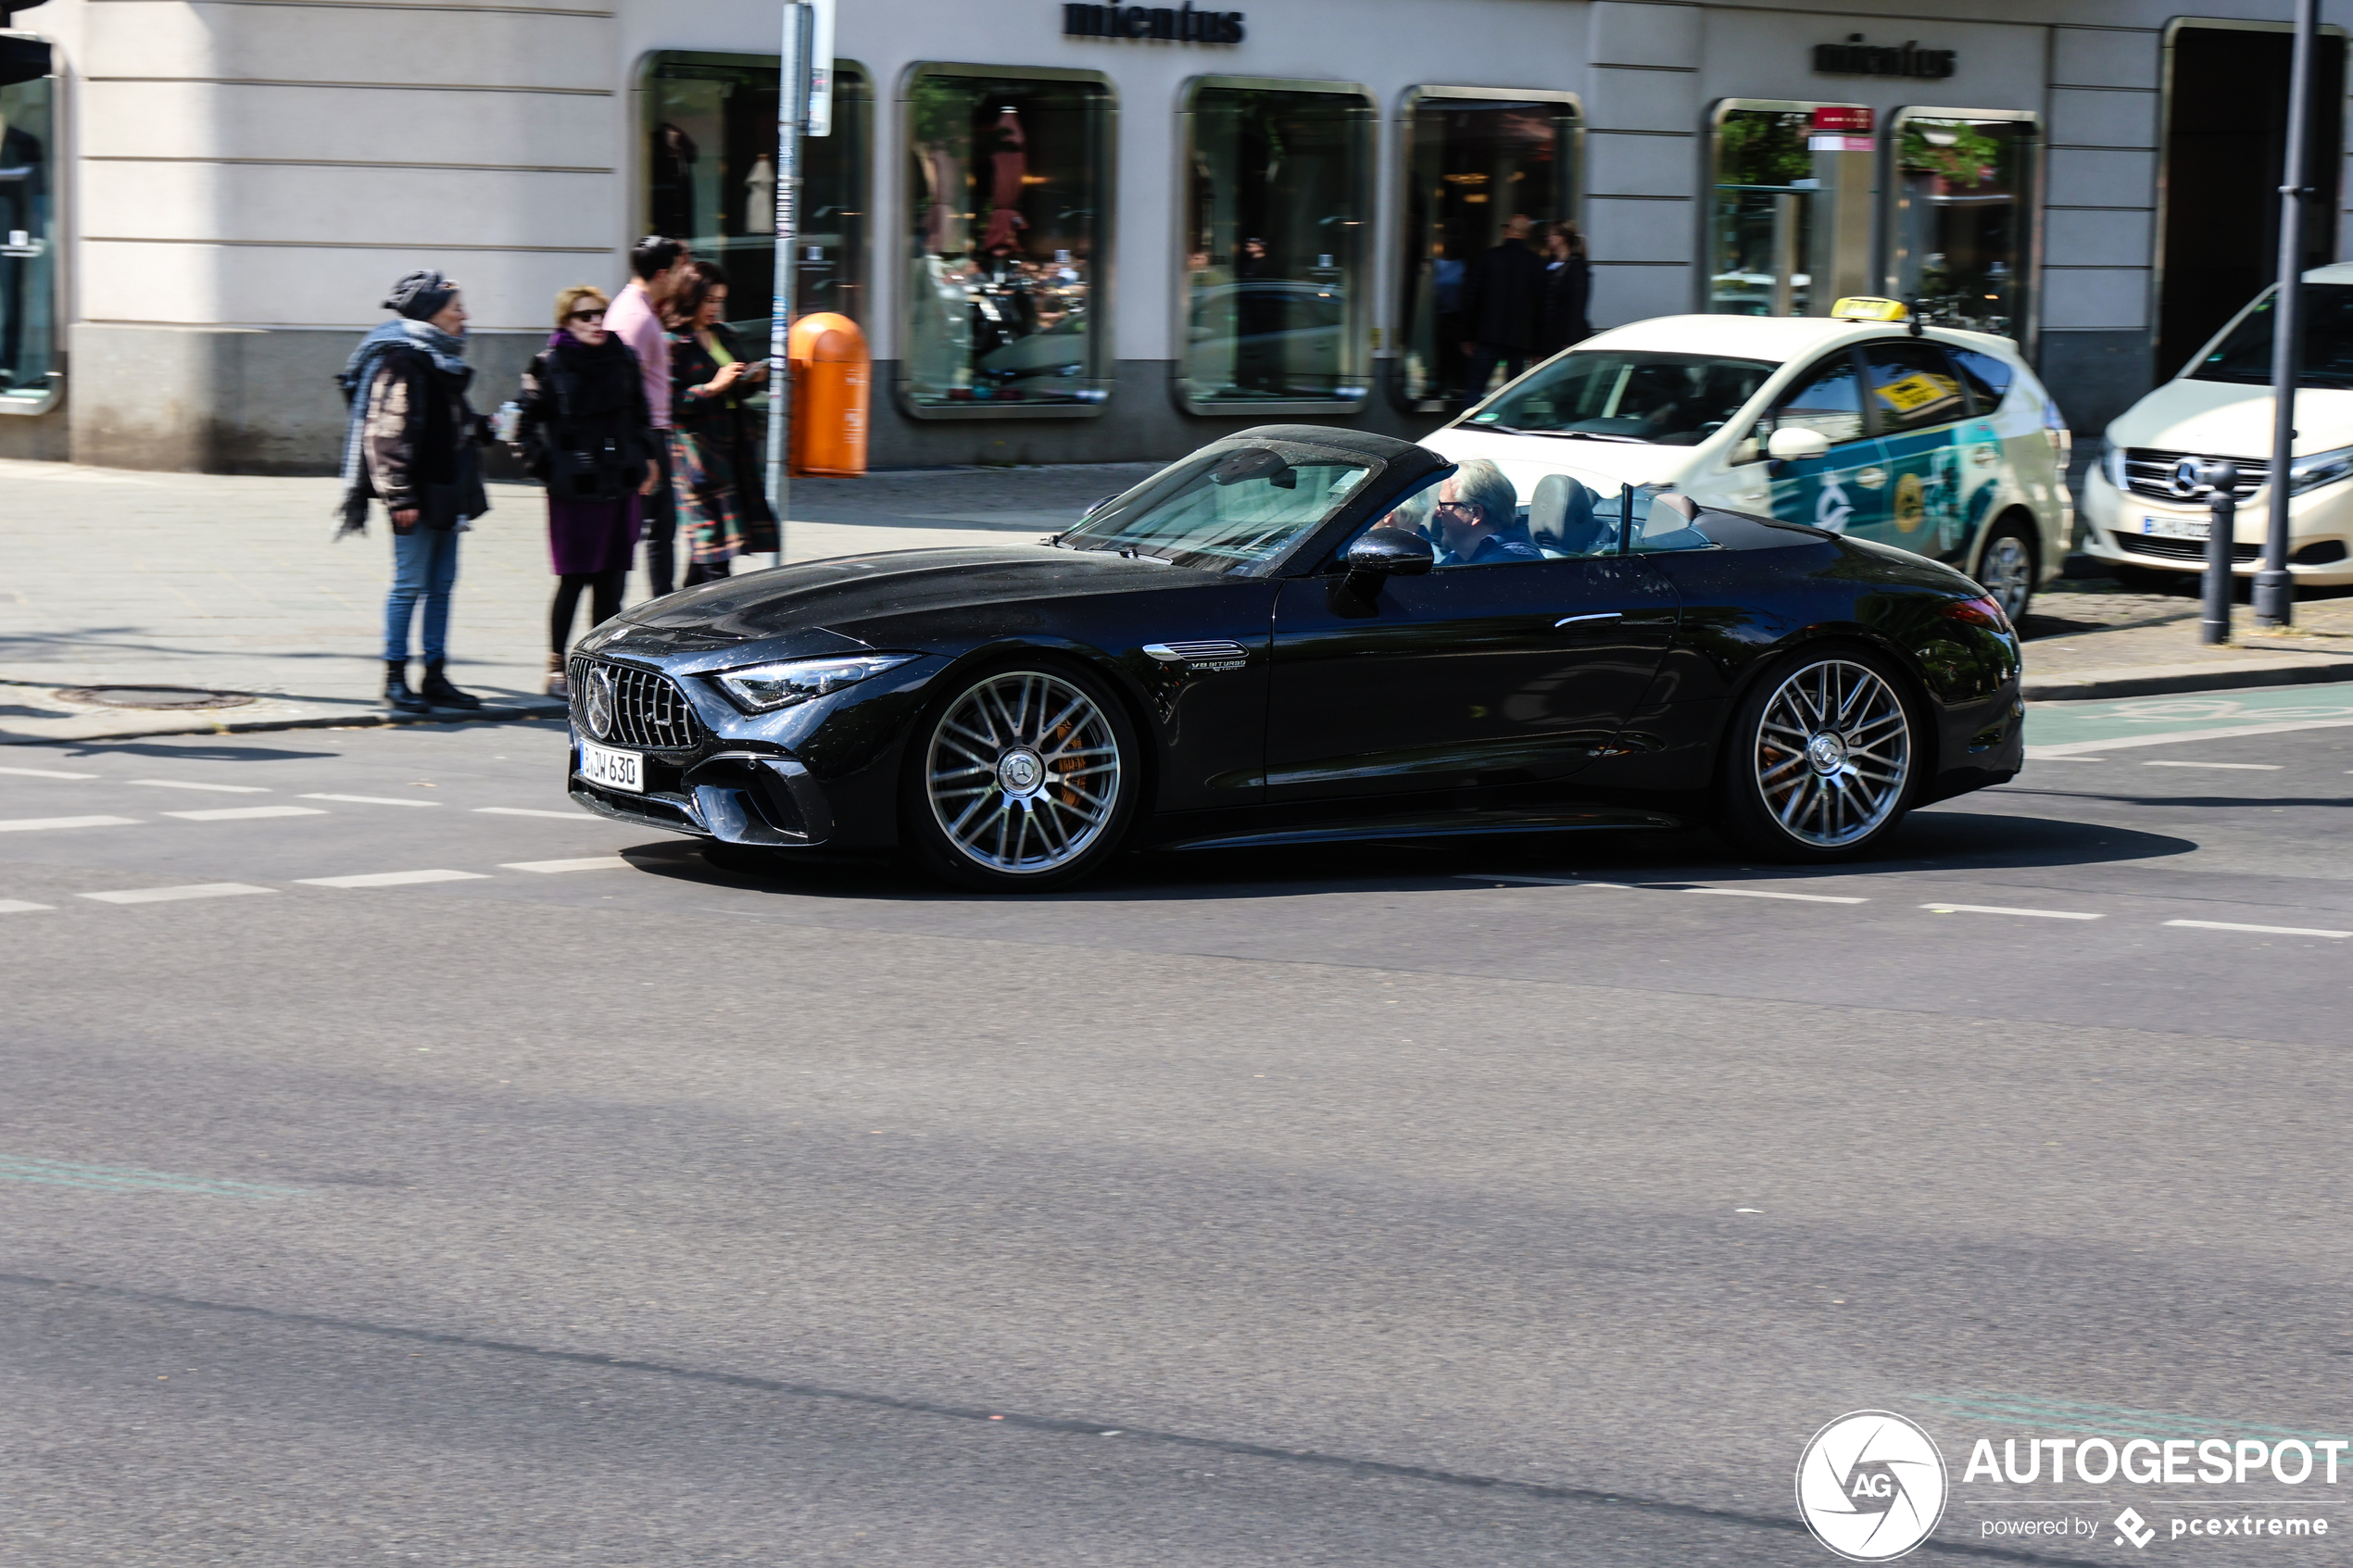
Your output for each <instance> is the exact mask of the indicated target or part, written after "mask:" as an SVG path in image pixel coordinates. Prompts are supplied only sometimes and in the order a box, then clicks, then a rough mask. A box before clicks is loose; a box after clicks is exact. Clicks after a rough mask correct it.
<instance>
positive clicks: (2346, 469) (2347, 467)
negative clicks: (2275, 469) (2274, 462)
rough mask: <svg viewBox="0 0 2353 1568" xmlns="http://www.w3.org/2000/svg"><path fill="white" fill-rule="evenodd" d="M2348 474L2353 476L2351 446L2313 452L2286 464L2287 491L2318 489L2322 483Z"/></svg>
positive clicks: (2331, 481) (2332, 482) (2352, 449)
mask: <svg viewBox="0 0 2353 1568" xmlns="http://www.w3.org/2000/svg"><path fill="white" fill-rule="evenodd" d="M2348 476H2353V446H2340V447H2338V448H2337V449H2336V450H2335V451H2334V452H2315V453H2313V454H2312V455H2311V456H2310V457H2309V458H2296V461H2295V462H2293V463H2290V464H2289V465H2288V470H2287V493H2288V494H2289V495H2303V494H2304V492H2306V491H2307V490H2318V489H2319V488H2320V487H2321V486H2322V485H2323V484H2334V483H2336V482H2337V481H2338V480H2340V479H2345V478H2347V477H2348Z"/></svg>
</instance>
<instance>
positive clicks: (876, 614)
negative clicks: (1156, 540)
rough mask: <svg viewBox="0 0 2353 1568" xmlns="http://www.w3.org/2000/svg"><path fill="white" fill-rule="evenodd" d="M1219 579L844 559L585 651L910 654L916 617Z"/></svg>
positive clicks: (954, 554)
mask: <svg viewBox="0 0 2353 1568" xmlns="http://www.w3.org/2000/svg"><path fill="white" fill-rule="evenodd" d="M1216 577H1217V574H1215V573H1213V572H1206V571H1192V570H1188V569H1186V568H1183V567H1174V566H1166V565H1163V564H1160V563H1157V562H1153V561H1148V560H1134V559H1130V558H1126V557H1122V556H1115V555H1112V554H1109V553H1107V552H1100V551H1088V550H1058V549H1051V548H1048V547H1046V546H1038V545H983V546H966V547H954V548H948V549H932V550H888V551H882V552H878V553H875V554H873V555H862V556H840V557H837V558H833V559H831V560H822V561H805V562H799V563H797V564H795V565H791V566H780V567H772V568H770V569H768V570H767V571H754V572H749V573H747V574H746V575H744V576H741V577H730V578H726V579H724V580H723V581H721V582H717V583H704V584H703V585H702V586H700V587H698V588H690V589H687V590H686V591H685V592H683V593H676V594H672V595H670V596H668V597H666V598H660V599H654V600H652V601H650V602H648V603H647V604H643V605H640V606H638V607H637V608H635V609H633V610H630V611H629V612H627V613H626V614H624V615H623V616H621V617H619V618H618V619H616V620H615V621H610V622H608V627H609V628H610V630H609V631H605V632H600V633H598V636H597V638H596V639H594V646H593V647H590V651H597V650H599V649H608V650H610V651H612V652H614V653H619V654H627V653H640V654H645V655H648V656H653V655H694V654H710V655H713V656H717V657H716V658H715V659H713V660H712V662H714V663H724V662H726V661H727V659H726V658H725V657H724V656H725V653H726V650H736V652H737V653H738V654H740V652H741V651H742V650H743V648H744V645H745V644H748V643H760V644H763V645H772V646H763V647H761V649H760V650H759V654H760V657H763V658H767V657H777V658H786V657H795V656H799V655H801V654H804V653H805V654H811V655H815V654H824V653H830V652H837V651H839V652H848V651H853V650H855V649H856V648H859V647H862V646H873V645H871V644H869V642H868V640H867V639H866V637H865V636H864V635H863V634H862V633H863V632H864V630H865V629H866V628H867V627H869V626H870V625H873V624H875V623H878V622H888V623H890V624H891V629H892V633H893V636H892V639H891V641H892V646H897V647H902V648H904V647H909V646H911V645H910V644H909V643H908V642H907V641H906V619H907V618H908V617H909V616H920V615H925V614H937V615H940V616H942V617H943V624H944V623H945V621H946V620H947V619H949V618H953V617H956V614H957V612H964V611H974V610H986V609H987V608H988V607H991V606H1014V605H1026V604H1036V603H1038V601H1040V600H1051V599H1060V598H1077V597H1083V596H1088V595H1094V594H1104V593H1122V594H1127V593H1134V592H1136V591H1137V590H1139V589H1152V588H1177V587H1198V586H1199V585H1201V584H1202V583H1205V582H1214V581H1216ZM584 646H585V647H586V646H589V645H584ZM915 651H922V650H921V648H920V647H919V646H918V647H917V648H916V649H915ZM689 662H697V661H693V660H689Z"/></svg>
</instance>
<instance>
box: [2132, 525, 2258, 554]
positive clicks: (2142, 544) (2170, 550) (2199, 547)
mask: <svg viewBox="0 0 2353 1568" xmlns="http://www.w3.org/2000/svg"><path fill="white" fill-rule="evenodd" d="M2108 537H2109V538H2111V539H2113V540H2115V541H2116V547H2117V548H2118V549H2120V550H2121V551H2123V552H2124V553H2125V554H2126V555H2128V556H2158V557H2162V558H2164V559H2166V560H2204V559H2205V558H2206V541H2205V540H2203V539H2159V538H2158V537H2156V536H2154V535H2152V534H2147V533H2115V532H2114V531H2110V533H2108ZM2262 553H2263V546H2260V545H2240V544H2233V545H2232V546H2231V558H2232V559H2233V560H2234V561H2250V560H2253V559H2254V558H2256V557H2257V556H2259V555H2261V554H2262Z"/></svg>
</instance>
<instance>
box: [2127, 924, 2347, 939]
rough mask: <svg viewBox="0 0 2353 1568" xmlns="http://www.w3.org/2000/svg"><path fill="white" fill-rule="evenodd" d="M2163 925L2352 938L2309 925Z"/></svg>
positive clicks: (2265, 933)
mask: <svg viewBox="0 0 2353 1568" xmlns="http://www.w3.org/2000/svg"><path fill="white" fill-rule="evenodd" d="M2165 923H2166V924H2168V925H2186V926H2189V927H2191V928H2193V929H2195V930H2198V931H2252V932H2254V933H2256V934H2257V935H2262V936H2327V937H2332V938H2334V939H2335V940H2337V941H2340V942H2341V941H2343V940H2345V939H2346V938H2347V937H2348V936H2353V931H2323V930H2322V929H2321V928H2319V927H2318V926H2309V925H2240V924H2238V923H2236V922H2233V921H2227V920H2169V921H2167V922H2165Z"/></svg>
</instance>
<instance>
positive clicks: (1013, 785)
mask: <svg viewBox="0 0 2353 1568" xmlns="http://www.w3.org/2000/svg"><path fill="white" fill-rule="evenodd" d="M1082 681H1083V678H1082V677H1079V676H1077V675H1076V673H1075V672H1074V673H1071V674H1063V673H1061V672H1056V671H1045V670H1036V669H1026V670H1007V671H1000V672H997V673H995V674H990V675H986V676H983V677H982V678H981V679H979V680H978V681H975V683H974V684H972V685H970V686H968V687H966V688H965V689H964V691H963V693H961V694H960V695H959V696H956V698H955V699H954V700H953V701H951V702H950V703H949V705H948V707H947V709H945V710H944V711H943V712H941V713H940V715H939V717H938V719H937V721H935V722H934V723H933V724H932V726H931V732H930V735H929V739H928V744H927V746H925V752H924V755H923V759H922V769H921V772H920V774H919V775H917V781H915V782H918V784H919V787H920V789H921V791H922V795H923V800H922V803H921V808H920V809H919V810H918V811H917V812H916V813H914V815H915V818H916V820H915V822H913V823H912V826H914V827H915V828H916V829H917V834H916V837H917V840H918V842H919V844H921V845H922V846H923V847H924V848H925V850H926V852H927V855H926V858H927V859H931V860H932V861H933V863H934V865H935V867H936V868H937V869H938V870H940V871H942V872H946V873H947V874H949V875H950V876H952V877H954V878H955V879H956V880H958V881H961V882H964V883H967V884H975V885H980V886H987V887H997V888H1007V887H1013V886H1017V885H1018V886H1022V887H1036V886H1043V885H1051V884H1060V883H1063V882H1067V881H1070V880H1072V879H1074V878H1076V877H1077V876H1080V875H1083V874H1085V872H1087V871H1088V870H1091V869H1092V867H1093V866H1094V865H1095V864H1096V863H1097V862H1098V861H1100V860H1101V859H1102V858H1103V857H1104V856H1105V855H1107V854H1108V853H1109V852H1110V851H1111V849H1112V848H1113V847H1115V845H1116V842H1117V839H1118V837H1119V833H1118V829H1119V828H1120V826H1121V825H1122V820H1123V818H1124V817H1125V815H1126V805H1127V802H1128V800H1129V798H1130V797H1131V796H1132V795H1133V793H1134V777H1133V773H1134V769H1133V766H1132V763H1131V762H1130V760H1129V759H1130V757H1131V756H1132V754H1133V750H1134V746H1133V742H1132V740H1131V739H1130V738H1129V734H1128V726H1127V724H1126V720H1125V719H1124V717H1123V716H1122V715H1121V714H1120V712H1119V709H1118V705H1117V704H1116V703H1115V702H1114V701H1112V700H1111V699H1110V698H1109V697H1108V696H1106V695H1104V694H1101V693H1099V692H1096V691H1093V690H1089V689H1088V687H1090V686H1091V685H1092V684H1093V683H1092V682H1083V684H1082Z"/></svg>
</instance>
